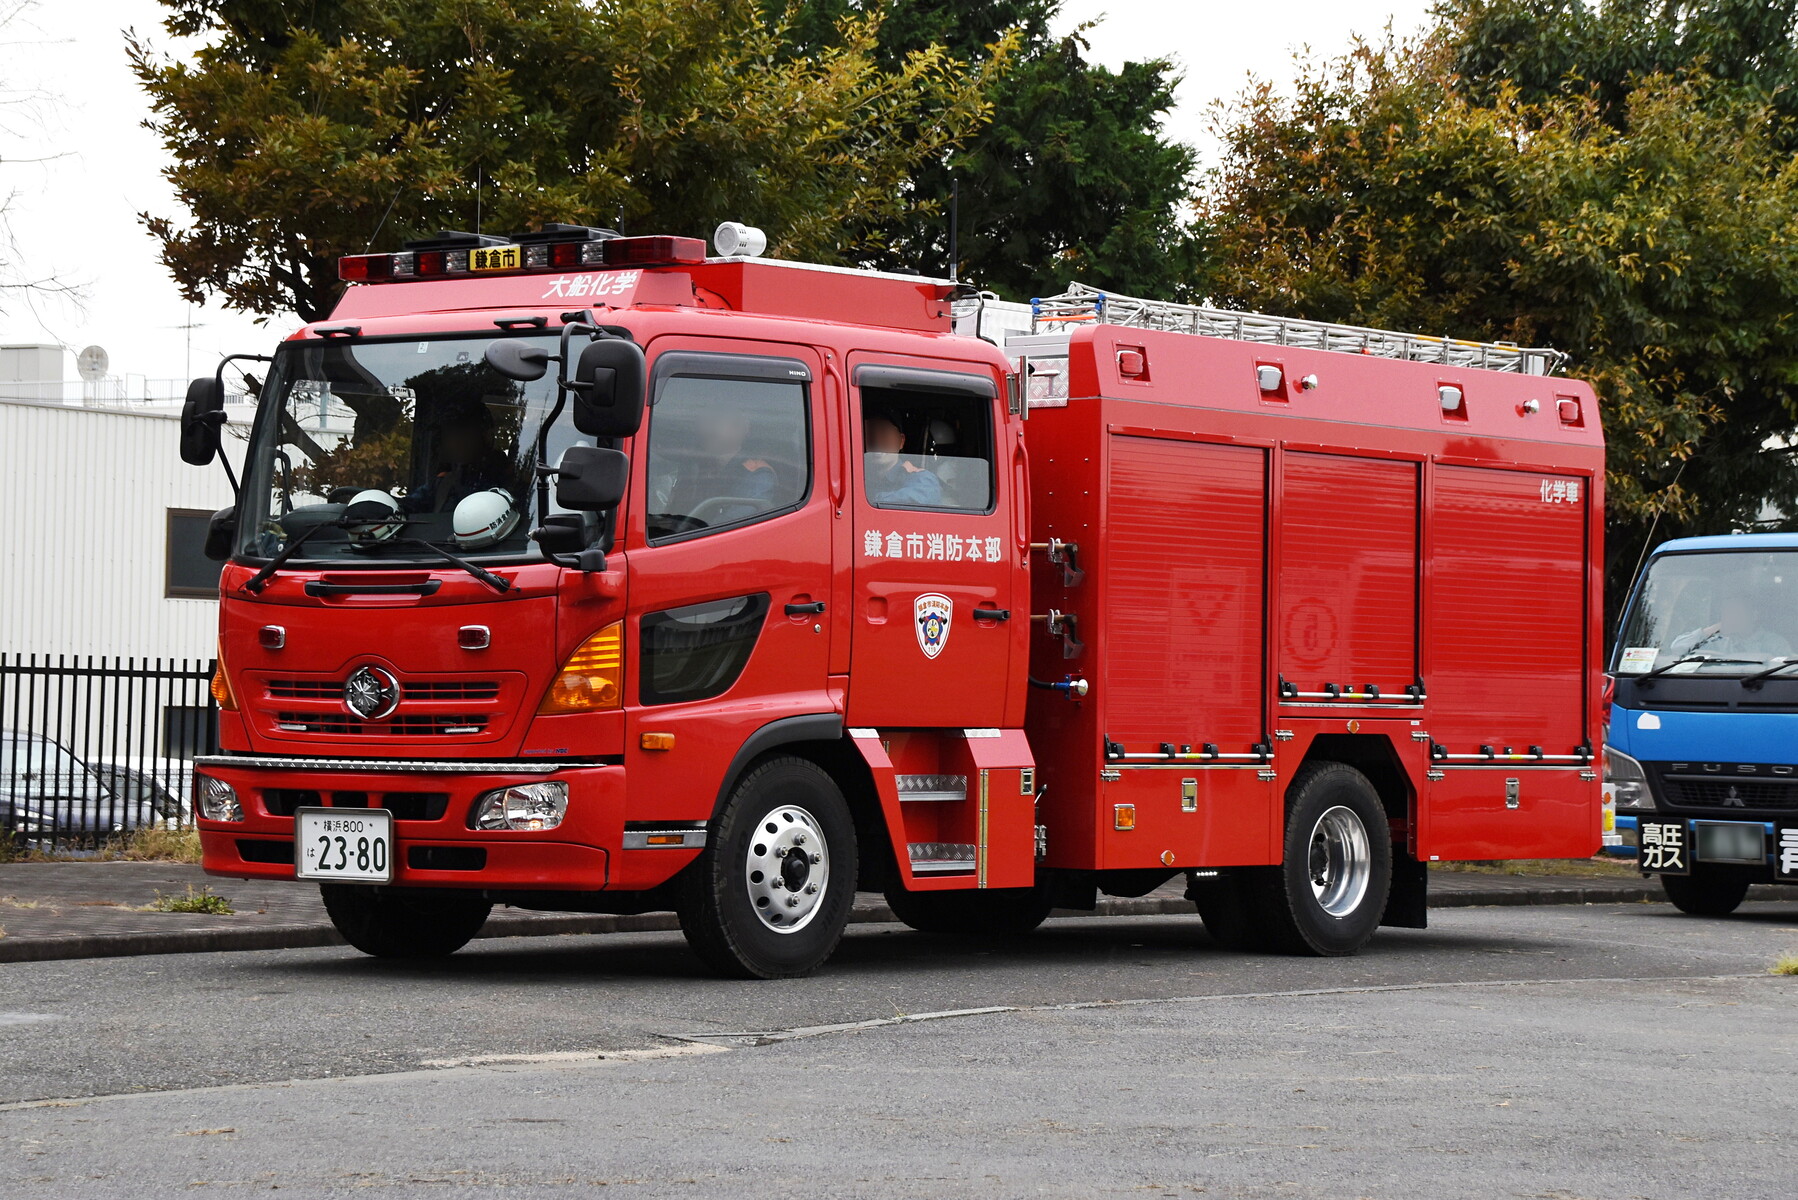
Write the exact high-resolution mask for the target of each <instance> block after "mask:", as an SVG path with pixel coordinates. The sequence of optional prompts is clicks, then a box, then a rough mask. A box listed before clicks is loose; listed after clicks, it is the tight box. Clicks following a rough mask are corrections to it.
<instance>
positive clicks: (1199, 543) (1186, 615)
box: [1103, 435, 1267, 753]
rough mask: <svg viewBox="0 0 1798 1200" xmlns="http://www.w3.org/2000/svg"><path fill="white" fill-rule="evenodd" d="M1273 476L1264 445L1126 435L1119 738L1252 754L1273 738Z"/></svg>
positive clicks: (1112, 510)
mask: <svg viewBox="0 0 1798 1200" xmlns="http://www.w3.org/2000/svg"><path fill="white" fill-rule="evenodd" d="M1266 476H1267V455H1266V452H1265V451H1262V450H1258V449H1253V448H1249V447H1243V446H1222V445H1213V444H1210V443H1205V442H1186V441H1173V440H1170V439H1161V438H1146V437H1135V436H1123V435H1120V436H1116V437H1114V438H1113V439H1112V443H1111V477H1110V484H1109V488H1108V492H1107V496H1108V501H1109V512H1108V514H1107V522H1106V528H1107V530H1108V533H1107V536H1106V539H1105V551H1104V553H1105V578H1106V588H1107V590H1106V597H1105V610H1104V621H1105V637H1104V663H1103V666H1104V672H1105V697H1104V704H1105V720H1106V723H1107V727H1106V729H1105V730H1104V731H1103V732H1104V733H1105V734H1106V735H1107V736H1109V737H1110V738H1111V739H1112V740H1113V741H1116V742H1120V743H1123V744H1125V745H1126V746H1127V747H1128V748H1130V749H1132V750H1138V749H1153V748H1154V747H1155V746H1156V745H1158V744H1160V743H1162V742H1173V743H1175V744H1176V745H1181V744H1191V745H1192V746H1193V747H1194V748H1195V749H1197V748H1198V747H1200V746H1201V745H1202V744H1204V743H1207V742H1209V743H1213V744H1215V745H1216V746H1217V747H1218V748H1219V750H1220V751H1222V752H1224V753H1233V752H1234V753H1242V752H1246V751H1247V750H1248V749H1249V748H1250V747H1251V746H1252V745H1254V744H1255V743H1257V742H1259V741H1260V740H1261V737H1262V693H1263V690H1264V679H1263V675H1264V671H1263V661H1264V660H1263V656H1262V623H1263V622H1262V614H1263V605H1264V577H1265V576H1264V572H1265V563H1266V553H1265V551H1266V513H1267V497H1266V491H1267V488H1266ZM1145 743H1146V745H1145Z"/></svg>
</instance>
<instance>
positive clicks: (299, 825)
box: [293, 808, 393, 883]
mask: <svg viewBox="0 0 1798 1200" xmlns="http://www.w3.org/2000/svg"><path fill="white" fill-rule="evenodd" d="M293 820H294V830H293V832H294V843H295V850H296V853H295V855H294V874H295V876H296V877H298V878H300V879H323V880H331V881H335V882H338V883H391V882H393V814H392V813H390V812H388V811H387V810H386V809H384V808H362V809H355V808H350V809H345V808H299V809H295V810H294V814H293Z"/></svg>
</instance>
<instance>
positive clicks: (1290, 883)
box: [1263, 762, 1392, 956]
mask: <svg viewBox="0 0 1798 1200" xmlns="http://www.w3.org/2000/svg"><path fill="white" fill-rule="evenodd" d="M1287 796H1288V797H1289V801H1288V805H1287V816H1286V851H1285V856H1284V859H1283V861H1282V862H1281V865H1280V869H1279V870H1278V871H1272V872H1269V873H1268V874H1267V875H1266V876H1264V877H1263V880H1264V884H1263V899H1264V904H1265V908H1264V910H1263V912H1264V914H1265V920H1266V922H1267V932H1268V935H1269V937H1270V940H1271V942H1272V944H1273V947H1274V948H1275V949H1278V950H1282V951H1284V952H1286V953H1288V954H1315V955H1325V956H1335V955H1344V954H1353V953H1355V952H1356V951H1357V950H1359V949H1361V947H1363V946H1365V945H1366V944H1367V941H1368V939H1369V938H1371V937H1373V935H1374V931H1375V930H1376V929H1378V928H1379V926H1380V915H1381V914H1382V913H1383V912H1384V911H1385V909H1386V893H1387V892H1388V891H1390V890H1391V887H1392V839H1391V835H1390V833H1389V832H1388V830H1387V826H1386V810H1385V808H1384V807H1383V806H1382V805H1381V804H1380V796H1379V793H1378V792H1376V791H1374V787H1373V784H1371V783H1369V782H1368V781H1367V776H1365V775H1363V774H1361V772H1359V771H1357V770H1355V768H1353V767H1351V766H1348V765H1347V764H1345V763H1334V762H1317V763H1311V764H1309V765H1307V766H1305V767H1303V768H1301V769H1300V771H1299V773H1298V776H1297V777H1296V778H1295V779H1294V780H1293V781H1292V786H1291V787H1290V788H1289V789H1288V790H1287Z"/></svg>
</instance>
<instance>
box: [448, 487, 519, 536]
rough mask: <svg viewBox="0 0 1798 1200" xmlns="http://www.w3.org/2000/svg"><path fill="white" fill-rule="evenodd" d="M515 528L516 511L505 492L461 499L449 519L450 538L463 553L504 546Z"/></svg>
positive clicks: (509, 495)
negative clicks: (502, 543)
mask: <svg viewBox="0 0 1798 1200" xmlns="http://www.w3.org/2000/svg"><path fill="white" fill-rule="evenodd" d="M517 525H518V509H517V508H515V507H513V504H512V494H511V493H510V492H508V491H506V490H505V489H504V488H488V489H487V490H486V491H484V492H476V493H475V494H474V495H472V496H466V497H464V498H463V499H462V500H461V501H460V502H459V503H458V504H457V505H456V512H455V515H454V516H453V517H451V518H450V535H451V536H452V537H453V538H454V539H455V542H456V545H458V546H460V547H461V548H462V549H464V550H480V549H483V548H485V547H487V546H492V545H496V544H497V543H499V542H503V541H505V540H506V538H507V537H509V536H510V535H511V533H512V530H513V529H514V528H516V527H517Z"/></svg>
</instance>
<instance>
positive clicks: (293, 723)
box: [275, 712, 488, 737]
mask: <svg viewBox="0 0 1798 1200" xmlns="http://www.w3.org/2000/svg"><path fill="white" fill-rule="evenodd" d="M487 719H488V718H487V714H485V713H395V714H394V715H393V716H391V717H388V718H387V719H386V720H383V721H361V720H358V719H356V718H355V717H352V716H349V715H347V714H344V715H338V714H336V713H316V712H279V713H276V714H275V728H276V729H278V730H280V731H281V732H282V733H328V734H330V735H331V736H333V737H456V736H459V735H464V734H475V733H485V732H487Z"/></svg>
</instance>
